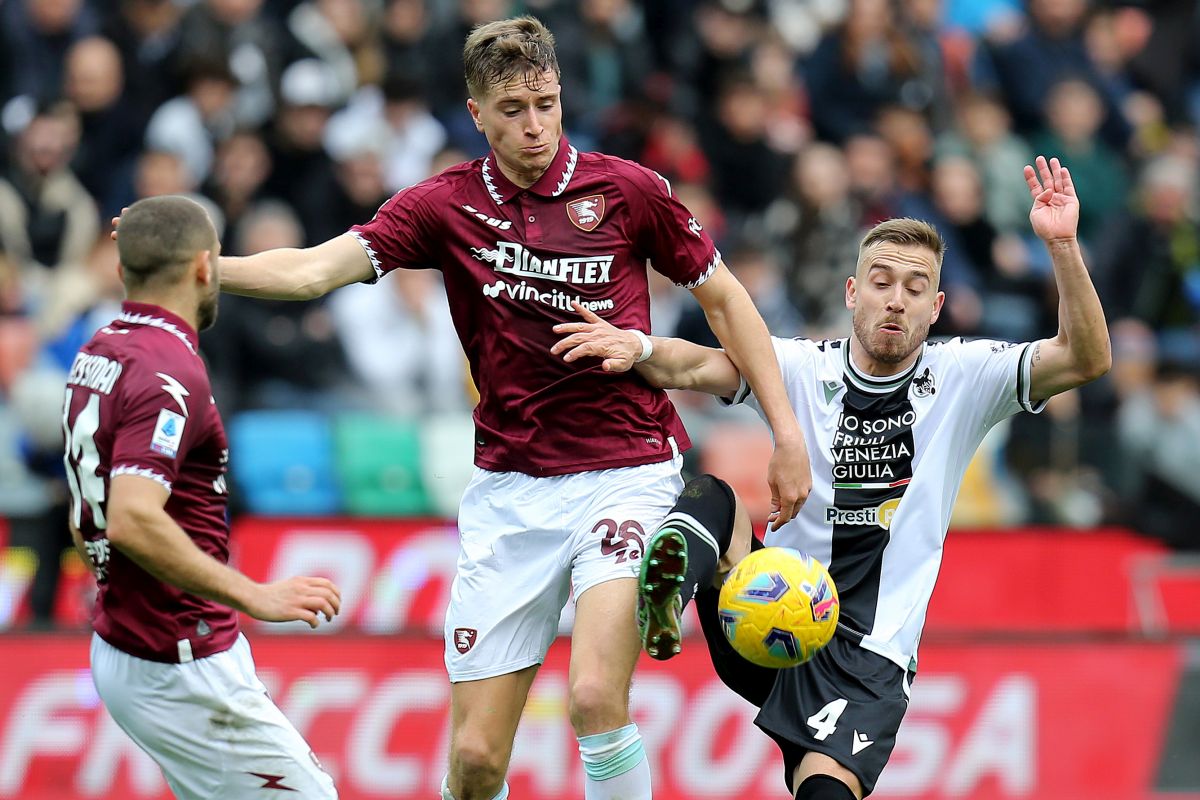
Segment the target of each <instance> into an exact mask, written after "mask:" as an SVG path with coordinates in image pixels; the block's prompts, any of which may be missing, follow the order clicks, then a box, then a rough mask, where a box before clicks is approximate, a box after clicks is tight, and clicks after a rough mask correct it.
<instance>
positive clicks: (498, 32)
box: [463, 16, 562, 100]
mask: <svg viewBox="0 0 1200 800" xmlns="http://www.w3.org/2000/svg"><path fill="white" fill-rule="evenodd" d="M463 70H464V72H465V73H466V79H467V91H468V92H470V93H471V97H473V98H475V99H476V100H479V99H480V98H483V97H485V96H487V94H488V92H490V91H491V90H492V88H494V87H496V86H503V85H504V84H506V83H508V82H509V81H511V80H512V79H514V78H518V77H524V78H525V84H526V86H528V87H529V88H530V89H538V88H540V86H541V77H542V74H543V73H545V72H553V73H554V76H555V77H556V78H557V77H561V75H562V73H561V72H560V70H559V68H558V56H557V55H556V54H555V51H554V34H552V33H551V32H550V29H549V28H547V27H546V26H545V25H543V24H542V23H541V21H540V20H538V19H537V18H536V17H531V16H524V17H514V18H513V19H502V20H497V21H496V22H487V23H484V24H482V25H477V26H476V27H475V29H474V30H472V31H471V33H470V35H469V36H467V41H466V44H464V45H463Z"/></svg>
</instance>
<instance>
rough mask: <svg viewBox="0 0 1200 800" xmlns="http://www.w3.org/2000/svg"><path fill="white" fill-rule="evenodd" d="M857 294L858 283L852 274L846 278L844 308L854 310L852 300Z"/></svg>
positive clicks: (853, 300)
mask: <svg viewBox="0 0 1200 800" xmlns="http://www.w3.org/2000/svg"><path fill="white" fill-rule="evenodd" d="M857 296H858V283H857V282H856V281H855V278H854V276H853V275H851V276H850V277H849V278H846V308H848V309H850V310H851V311H853V310H854V302H855V299H856V298H857Z"/></svg>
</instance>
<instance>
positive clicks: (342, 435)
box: [333, 413, 430, 517]
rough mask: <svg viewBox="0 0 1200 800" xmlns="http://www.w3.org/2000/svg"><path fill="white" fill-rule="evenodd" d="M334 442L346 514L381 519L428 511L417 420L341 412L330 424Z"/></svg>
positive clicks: (428, 504)
mask: <svg viewBox="0 0 1200 800" xmlns="http://www.w3.org/2000/svg"><path fill="white" fill-rule="evenodd" d="M333 439H334V451H335V458H336V463H337V473H338V476H339V478H340V479H341V483H342V487H343V488H344V490H345V506H344V507H345V510H346V511H347V512H349V513H351V514H355V515H362V516H382V517H391V516H406V515H407V516H413V515H420V514H427V513H429V512H430V503H429V498H428V496H427V495H426V492H425V487H424V485H423V484H422V481H421V461H422V453H421V436H420V425H419V424H418V423H417V422H414V421H411V420H402V419H397V418H394V417H386V416H379V415H374V414H360V413H354V414H345V415H341V416H339V417H337V418H336V419H335V420H334V422H333Z"/></svg>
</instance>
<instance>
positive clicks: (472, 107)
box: [467, 97, 483, 133]
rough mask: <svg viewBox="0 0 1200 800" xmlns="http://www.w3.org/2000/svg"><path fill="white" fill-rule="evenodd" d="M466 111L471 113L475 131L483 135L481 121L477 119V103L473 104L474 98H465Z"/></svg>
mask: <svg viewBox="0 0 1200 800" xmlns="http://www.w3.org/2000/svg"><path fill="white" fill-rule="evenodd" d="M467 111H470V112H471V119H472V120H473V121H474V122H475V130H477V131H479V132H480V133H483V121H482V120H481V119H479V112H480V108H479V103H477V102H475V98H474V97H468V98H467Z"/></svg>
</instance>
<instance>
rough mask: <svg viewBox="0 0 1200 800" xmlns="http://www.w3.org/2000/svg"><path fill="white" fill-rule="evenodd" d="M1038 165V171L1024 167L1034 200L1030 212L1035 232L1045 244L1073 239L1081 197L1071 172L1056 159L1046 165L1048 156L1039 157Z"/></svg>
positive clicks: (1077, 224)
mask: <svg viewBox="0 0 1200 800" xmlns="http://www.w3.org/2000/svg"><path fill="white" fill-rule="evenodd" d="M1035 163H1036V165H1037V168H1036V169H1035V168H1034V167H1031V166H1029V165H1028V164H1026V165H1025V183H1026V184H1028V185H1029V194H1030V195H1031V196H1032V197H1033V208H1031V209H1029V223H1030V224H1031V225H1033V232H1034V233H1036V234H1037V235H1038V238H1040V239H1041V240H1042V241H1044V242H1052V241H1054V240H1056V239H1074V238H1075V232H1076V231H1077V230H1078V229H1079V198H1078V197H1077V196H1076V194H1075V184H1074V183H1073V182H1072V181H1071V173H1070V172H1068V171H1067V168H1066V167H1064V166H1063V165H1062V164H1060V163H1059V161H1058V159H1057V158H1052V159H1050V161H1049V162H1048V163H1047V161H1046V157H1045V156H1038V157H1037V161H1036V162H1035Z"/></svg>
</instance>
